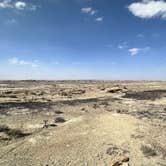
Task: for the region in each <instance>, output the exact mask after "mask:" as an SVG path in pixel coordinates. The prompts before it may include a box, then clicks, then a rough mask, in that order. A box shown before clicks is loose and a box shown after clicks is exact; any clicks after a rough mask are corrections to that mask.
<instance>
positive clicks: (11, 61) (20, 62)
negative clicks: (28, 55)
mask: <svg viewBox="0 0 166 166" xmlns="http://www.w3.org/2000/svg"><path fill="white" fill-rule="evenodd" d="M8 62H9V64H11V65H20V66H31V67H39V64H38V63H37V61H25V60H22V59H19V58H17V57H13V58H10V59H8Z"/></svg>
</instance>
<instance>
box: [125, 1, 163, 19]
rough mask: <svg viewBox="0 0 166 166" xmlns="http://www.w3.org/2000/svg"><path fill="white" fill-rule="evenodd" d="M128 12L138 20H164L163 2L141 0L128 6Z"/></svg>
mask: <svg viewBox="0 0 166 166" xmlns="http://www.w3.org/2000/svg"><path fill="white" fill-rule="evenodd" d="M128 9H129V11H130V12H131V13H132V14H133V15H134V16H137V17H140V18H148V19H149V18H154V17H161V18H163V19H166V2H165V1H163V0H142V1H141V2H134V3H132V4H130V5H129V6H128Z"/></svg>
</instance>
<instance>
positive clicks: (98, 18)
mask: <svg viewBox="0 0 166 166" xmlns="http://www.w3.org/2000/svg"><path fill="white" fill-rule="evenodd" d="M95 20H96V21H98V22H102V21H103V20H104V17H97V18H96V19H95Z"/></svg>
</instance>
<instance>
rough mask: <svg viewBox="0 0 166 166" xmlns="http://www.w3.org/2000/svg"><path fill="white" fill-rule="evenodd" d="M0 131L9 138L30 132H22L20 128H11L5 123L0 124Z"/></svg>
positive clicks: (20, 136) (19, 136)
mask: <svg viewBox="0 0 166 166" xmlns="http://www.w3.org/2000/svg"><path fill="white" fill-rule="evenodd" d="M0 132H3V133H5V134H7V135H8V136H9V137H10V138H15V139H17V138H22V137H25V136H28V135H30V133H23V132H22V131H21V130H20V129H11V128H9V127H8V126H6V125H1V126H0Z"/></svg>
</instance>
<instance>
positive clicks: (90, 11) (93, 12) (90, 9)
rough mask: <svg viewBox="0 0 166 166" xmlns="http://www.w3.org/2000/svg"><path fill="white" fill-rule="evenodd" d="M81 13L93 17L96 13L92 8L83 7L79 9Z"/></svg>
mask: <svg viewBox="0 0 166 166" xmlns="http://www.w3.org/2000/svg"><path fill="white" fill-rule="evenodd" d="M81 12H82V13H84V14H90V15H94V14H95V13H96V12H97V10H95V9H93V8H92V7H85V8H82V9H81Z"/></svg>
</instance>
